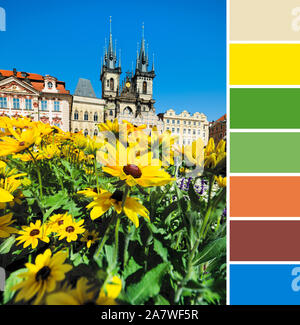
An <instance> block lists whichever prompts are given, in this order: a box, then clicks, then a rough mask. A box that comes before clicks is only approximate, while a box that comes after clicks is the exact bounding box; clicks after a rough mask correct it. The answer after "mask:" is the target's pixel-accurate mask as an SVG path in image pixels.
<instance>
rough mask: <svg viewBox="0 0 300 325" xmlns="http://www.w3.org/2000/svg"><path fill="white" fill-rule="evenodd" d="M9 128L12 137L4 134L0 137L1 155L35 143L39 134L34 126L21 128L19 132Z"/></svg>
mask: <svg viewBox="0 0 300 325" xmlns="http://www.w3.org/2000/svg"><path fill="white" fill-rule="evenodd" d="M9 130H10V132H11V134H12V135H13V137H8V136H5V137H1V138H0V156H2V157H3V156H7V155H10V154H13V153H17V152H20V151H23V150H25V149H27V148H28V147H30V146H31V145H33V144H34V143H35V141H36V139H37V137H38V136H39V133H38V131H37V129H36V128H32V129H25V130H22V132H21V133H18V132H16V131H15V130H13V129H12V128H10V129H9Z"/></svg>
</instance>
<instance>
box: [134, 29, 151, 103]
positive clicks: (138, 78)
mask: <svg viewBox="0 0 300 325" xmlns="http://www.w3.org/2000/svg"><path fill="white" fill-rule="evenodd" d="M148 66H149V56H148V49H147V52H146V46H145V35H144V24H143V27H142V42H141V48H140V52H139V53H138V52H137V58H136V69H135V75H134V77H133V82H134V85H135V89H136V92H137V94H138V95H139V98H141V99H143V100H146V101H150V100H152V98H153V79H154V78H155V73H154V61H153V64H152V70H151V71H148Z"/></svg>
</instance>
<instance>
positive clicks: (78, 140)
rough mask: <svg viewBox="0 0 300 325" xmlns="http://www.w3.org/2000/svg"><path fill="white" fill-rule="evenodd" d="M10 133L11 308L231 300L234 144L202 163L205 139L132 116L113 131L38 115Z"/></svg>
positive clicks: (2, 254) (5, 179)
mask: <svg viewBox="0 0 300 325" xmlns="http://www.w3.org/2000/svg"><path fill="white" fill-rule="evenodd" d="M121 126H122V127H125V132H121ZM0 128H1V130H2V131H1V133H0V266H1V267H2V268H3V269H4V270H5V273H6V281H5V291H4V292H3V294H2V296H1V299H2V303H3V304H49V305H59V304H62V305H65V304H80V305H81V304H100V305H101V304H109V305H110V304H132V305H142V304H159V305H168V304H171V305H177V304H178V305H180V304H182V305H198V304H224V303H225V296H226V294H225V289H226V284H225V281H226V213H224V209H225V205H226V175H225V170H226V168H225V163H226V151H225V142H224V141H221V142H220V143H219V144H218V146H215V144H214V142H213V139H210V140H209V143H208V145H207V146H206V147H205V148H203V149H204V151H203V157H202V158H203V159H200V156H202V155H198V153H197V150H196V146H197V145H198V144H200V143H198V142H195V143H194V144H193V145H191V146H185V147H184V149H183V150H182V149H180V148H179V149H178V147H177V148H176V146H175V145H174V142H175V140H176V139H175V137H173V136H172V135H171V134H170V133H169V132H165V133H163V134H161V135H158V134H157V132H155V131H156V130H155V129H153V130H152V133H151V136H150V135H148V134H146V133H145V132H144V130H143V129H144V128H143V127H135V126H133V125H132V124H130V123H128V122H125V121H124V123H123V124H120V125H119V124H118V122H117V120H115V121H114V122H113V123H111V122H110V121H108V122H107V123H101V124H99V131H100V132H104V133H105V136H103V137H102V138H101V137H97V138H96V137H95V138H90V137H89V136H87V137H85V136H83V135H82V134H81V133H77V134H74V133H69V132H63V131H62V130H60V129H59V128H57V127H51V126H50V125H49V124H43V123H41V122H32V121H31V120H29V119H27V118H18V119H9V118H7V117H1V118H0ZM107 134H110V135H112V137H114V138H115V139H116V141H115V143H113V144H112V143H111V142H110V141H109V139H108V138H109V136H107ZM167 142H169V143H170V150H169V151H168V154H166V153H165V151H164V144H165V143H167ZM142 143H143V145H142ZM153 143H156V145H157V146H156V149H157V150H155V151H154V150H153V147H152V146H151V144H153ZM149 149H150V150H149ZM133 153H135V154H133ZM182 154H184V155H183V156H184V159H181V160H180V162H178V161H179V160H178V155H182ZM124 157H125V163H124V162H122V163H121V160H123V158H124ZM113 158H114V159H113ZM113 160H115V161H113ZM149 162H150V163H149ZM192 164H193V166H192V167H191V165H192ZM199 167H201V168H202V169H201V168H200V170H201V172H198V171H197V170H198V169H197V168H199ZM195 170H196V172H194V171H195ZM191 175H192V176H191Z"/></svg>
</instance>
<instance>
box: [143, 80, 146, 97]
mask: <svg viewBox="0 0 300 325" xmlns="http://www.w3.org/2000/svg"><path fill="white" fill-rule="evenodd" d="M143 94H147V82H146V81H144V82H143Z"/></svg>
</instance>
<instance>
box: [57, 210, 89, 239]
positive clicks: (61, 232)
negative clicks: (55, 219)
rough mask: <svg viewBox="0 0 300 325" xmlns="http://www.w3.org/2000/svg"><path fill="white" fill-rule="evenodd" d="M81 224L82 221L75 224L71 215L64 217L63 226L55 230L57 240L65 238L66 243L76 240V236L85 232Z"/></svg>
mask: <svg viewBox="0 0 300 325" xmlns="http://www.w3.org/2000/svg"><path fill="white" fill-rule="evenodd" d="M83 223H84V219H81V220H79V221H77V222H76V221H75V220H73V218H72V216H71V215H67V216H65V219H64V223H63V225H62V226H61V227H58V229H57V233H58V236H59V238H58V239H59V240H62V239H64V238H66V239H67V242H68V243H70V242H71V241H75V240H77V238H78V235H79V234H82V233H84V232H85V229H84V228H83V227H82V224H83Z"/></svg>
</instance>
